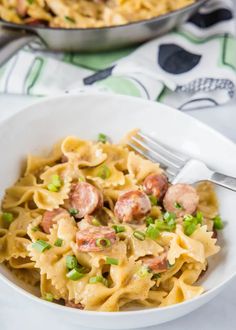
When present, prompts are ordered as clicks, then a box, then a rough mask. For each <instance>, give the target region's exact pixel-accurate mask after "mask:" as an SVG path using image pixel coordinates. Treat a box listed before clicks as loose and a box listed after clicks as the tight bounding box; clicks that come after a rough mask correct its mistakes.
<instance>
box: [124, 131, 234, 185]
mask: <svg viewBox="0 0 236 330" xmlns="http://www.w3.org/2000/svg"><path fill="white" fill-rule="evenodd" d="M128 145H129V146H130V147H131V148H132V149H134V150H135V151H136V152H138V153H139V154H141V155H142V156H144V157H145V158H148V159H150V160H152V161H154V162H158V163H159V164H160V166H161V167H162V168H163V169H164V170H165V171H166V173H167V176H168V178H169V180H170V182H171V183H173V184H175V183H189V184H193V183H197V182H200V181H210V182H213V183H215V184H217V185H220V186H222V187H225V188H227V189H230V190H233V191H236V178H233V177H231V176H227V175H224V174H221V173H218V172H214V171H213V170H211V169H209V168H208V167H207V166H206V164H205V163H204V162H202V161H200V160H197V159H193V158H189V157H187V156H185V155H183V154H180V153H179V152H177V151H175V150H173V149H172V148H170V147H166V146H165V145H163V144H161V143H159V142H156V141H155V140H154V139H153V138H151V137H149V136H148V135H146V134H144V133H143V132H140V131H138V132H137V133H136V135H134V136H132V137H131V141H130V142H129V143H128Z"/></svg>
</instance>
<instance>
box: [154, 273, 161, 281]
mask: <svg viewBox="0 0 236 330" xmlns="http://www.w3.org/2000/svg"><path fill="white" fill-rule="evenodd" d="M160 277H161V274H160V273H156V274H153V276H152V280H154V281H155V280H158V279H159V278H160Z"/></svg>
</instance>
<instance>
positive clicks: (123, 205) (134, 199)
mask: <svg viewBox="0 0 236 330" xmlns="http://www.w3.org/2000/svg"><path fill="white" fill-rule="evenodd" d="M150 210H151V203H150V200H149V198H148V196H147V195H146V194H145V193H144V192H142V191H139V190H133V191H128V192H125V193H123V194H122V195H120V196H119V198H118V200H117V202H116V205H115V208H114V212H115V216H116V217H117V218H118V219H119V220H120V221H123V222H133V221H134V222H140V221H141V220H142V219H143V218H144V217H145V215H147V213H148V212H149V211H150Z"/></svg>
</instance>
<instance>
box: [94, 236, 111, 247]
mask: <svg viewBox="0 0 236 330" xmlns="http://www.w3.org/2000/svg"><path fill="white" fill-rule="evenodd" d="M96 245H97V246H98V247H106V248H107V247H109V246H111V241H110V240H109V239H108V238H106V237H101V238H98V239H96Z"/></svg>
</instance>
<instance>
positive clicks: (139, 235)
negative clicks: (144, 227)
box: [133, 230, 145, 241]
mask: <svg viewBox="0 0 236 330" xmlns="http://www.w3.org/2000/svg"><path fill="white" fill-rule="evenodd" d="M133 235H134V237H135V238H137V239H139V240H140V241H144V240H145V233H143V232H142V231H139V230H135V231H134V232H133Z"/></svg>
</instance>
